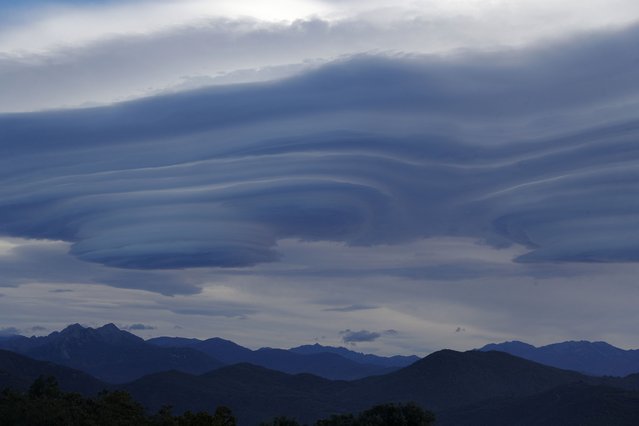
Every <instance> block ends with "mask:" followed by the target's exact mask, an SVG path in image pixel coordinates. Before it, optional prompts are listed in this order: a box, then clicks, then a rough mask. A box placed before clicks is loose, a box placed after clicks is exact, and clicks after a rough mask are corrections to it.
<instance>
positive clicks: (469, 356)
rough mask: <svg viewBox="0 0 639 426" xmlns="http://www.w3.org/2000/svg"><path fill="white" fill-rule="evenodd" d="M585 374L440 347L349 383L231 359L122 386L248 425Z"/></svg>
mask: <svg viewBox="0 0 639 426" xmlns="http://www.w3.org/2000/svg"><path fill="white" fill-rule="evenodd" d="M591 380H598V379H595V378H590V377H587V376H584V375H581V374H579V373H575V372H572V371H564V370H559V369H556V368H552V367H547V366H543V365H540V364H537V363H533V362H531V361H527V360H524V359H521V358H517V357H514V356H512V355H509V354H505V353H500V352H479V351H470V352H455V351H451V350H444V351H440V352H436V353H434V354H432V355H429V356H428V357H426V358H424V359H422V360H420V361H418V362H416V363H414V364H412V365H411V366H409V367H406V368H404V369H402V370H399V371H396V372H393V373H390V374H386V375H383V376H376V377H369V378H365V379H361V380H356V381H350V382H349V381H330V380H326V379H322V378H319V377H316V376H312V375H308V374H298V375H288V374H284V373H280V372H275V371H272V370H267V369H264V368H261V367H258V366H254V365H250V364H238V365H233V366H229V367H224V368H221V369H218V370H215V371H213V372H211V373H207V374H204V375H201V376H193V375H188V374H184V373H178V372H167V373H158V374H154V375H151V376H147V377H144V378H142V379H139V380H137V381H135V382H133V383H130V384H127V385H126V386H125V388H126V390H128V391H130V392H131V393H132V394H133V395H134V396H135V397H136V398H137V399H139V400H140V401H142V402H143V403H144V404H145V405H147V406H148V407H150V408H152V409H157V408H159V407H161V406H162V405H164V404H172V405H173V406H174V407H175V409H176V410H178V411H181V410H187V409H189V410H193V411H200V410H212V409H213V408H214V407H215V406H217V405H226V406H228V407H230V408H231V409H232V410H233V412H234V413H236V415H237V416H238V418H239V419H240V420H241V421H242V424H255V423H257V422H259V421H261V420H265V419H269V418H272V417H274V416H277V415H287V416H289V417H296V418H297V419H298V420H300V421H302V422H311V421H313V420H315V419H318V418H321V417H326V416H328V415H330V414H334V413H346V412H357V411H361V410H364V409H366V408H367V407H370V406H372V405H375V404H378V403H382V402H410V401H415V402H417V403H418V404H419V405H421V406H422V407H424V408H425V409H429V410H434V411H443V410H450V409H452V408H455V407H463V406H468V405H471V404H475V403H480V402H483V401H491V400H496V399H503V398H518V397H525V396H531V395H534V394H537V393H540V392H544V391H547V390H550V389H552V388H554V387H557V386H561V385H567V384H571V383H578V382H584V383H590V381H591Z"/></svg>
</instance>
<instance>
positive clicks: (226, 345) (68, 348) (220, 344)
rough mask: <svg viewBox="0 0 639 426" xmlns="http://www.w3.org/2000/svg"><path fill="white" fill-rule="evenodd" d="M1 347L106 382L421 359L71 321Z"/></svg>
mask: <svg viewBox="0 0 639 426" xmlns="http://www.w3.org/2000/svg"><path fill="white" fill-rule="evenodd" d="M0 349H6V350H10V351H13V352H17V353H20V354H23V355H26V356H28V357H31V358H34V359H38V360H42V361H50V362H54V363H56V364H60V365H64V366H67V367H70V368H75V369H77V370H81V371H84V372H85V373H88V374H90V375H92V376H94V377H96V378H98V379H100V380H103V381H105V382H108V383H126V382H130V381H132V380H135V379H138V378H140V377H143V376H145V375H148V374H151V373H157V372H161V371H169V370H176V371H181V372H185V373H192V374H201V373H206V372H209V371H212V370H214V369H217V368H220V367H222V366H224V365H230V364H237V363H240V362H248V363H251V364H253V365H259V366H262V367H266V368H269V369H272V370H276V371H281V372H284V373H293V374H294V373H310V374H315V375H317V376H320V377H324V378H327V379H336V380H353V379H359V378H363V377H368V376H372V375H376V374H385V373H390V372H392V371H395V370H397V369H398V368H401V367H405V366H407V365H410V364H412V363H414V362H415V361H417V360H419V358H418V357H416V356H394V357H381V356H376V355H368V354H362V353H359V352H354V351H350V350H348V349H346V348H334V347H327V346H321V345H308V346H300V347H298V348H293V349H289V350H284V349H271V348H262V349H259V350H256V351H253V350H251V349H248V348H245V347H242V346H240V345H237V344H235V343H233V342H231V341H228V340H224V339H220V338H217V337H215V338H211V339H208V340H198V339H184V338H177V337H159V338H155V339H150V340H147V341H145V340H143V339H141V338H140V337H138V336H136V335H134V334H131V333H129V332H127V331H124V330H120V329H118V328H117V327H116V326H115V325H113V324H107V325H105V326H103V327H100V328H96V329H94V328H89V327H82V326H81V325H79V324H73V325H70V326H68V327H67V328H65V329H64V330H62V331H60V332H53V333H51V334H49V335H48V336H43V337H30V338H27V337H24V336H10V337H4V338H2V339H0Z"/></svg>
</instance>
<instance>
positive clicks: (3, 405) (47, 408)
mask: <svg viewBox="0 0 639 426" xmlns="http://www.w3.org/2000/svg"><path fill="white" fill-rule="evenodd" d="M0 419H2V421H1V424H2V425H3V426H76V425H77V426H113V425H115V426H235V423H236V422H235V418H234V417H233V415H232V414H231V410H229V409H228V408H226V407H218V408H217V410H216V411H215V414H214V415H211V414H208V413H202V412H200V413H192V412H189V411H187V412H186V413H184V414H182V415H181V416H174V415H172V414H171V410H170V408H169V407H165V408H162V409H161V410H160V411H158V413H157V414H155V415H147V414H146V413H145V411H144V408H143V407H142V405H141V404H139V403H138V402H136V401H135V400H133V398H132V397H131V395H129V394H128V393H127V392H122V391H114V392H108V391H103V392H101V393H100V394H98V396H97V397H96V398H84V397H83V396H81V395H80V394H77V393H66V392H62V391H60V389H59V388H58V384H57V382H56V380H55V378H53V377H40V378H38V379H37V380H36V381H35V382H34V383H33V385H31V388H30V389H29V391H28V392H27V393H19V392H15V391H11V390H5V391H3V392H2V393H1V394H0Z"/></svg>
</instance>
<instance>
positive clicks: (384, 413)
mask: <svg viewBox="0 0 639 426" xmlns="http://www.w3.org/2000/svg"><path fill="white" fill-rule="evenodd" d="M434 423H435V415H434V414H433V413H431V412H430V411H424V410H422V408H421V407H419V406H418V405H417V404H413V403H408V404H383V405H376V406H374V407H373V408H371V409H369V410H366V411H364V412H362V413H359V414H357V415H353V414H340V415H334V416H331V417H330V418H328V419H324V420H318V421H317V423H315V426H431V425H433V424H434ZM261 426H301V425H300V424H299V423H298V422H297V421H295V420H293V419H289V418H286V417H276V418H275V419H273V420H272V421H271V422H269V423H262V425H261Z"/></svg>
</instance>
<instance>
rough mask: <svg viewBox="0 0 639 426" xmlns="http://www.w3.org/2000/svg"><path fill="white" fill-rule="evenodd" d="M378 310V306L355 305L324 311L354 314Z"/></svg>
mask: <svg viewBox="0 0 639 426" xmlns="http://www.w3.org/2000/svg"><path fill="white" fill-rule="evenodd" d="M377 308H378V306H373V305H362V304H355V305H348V306H340V307H336V308H326V309H323V310H324V311H325V312H354V311H364V310H368V309H377Z"/></svg>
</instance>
